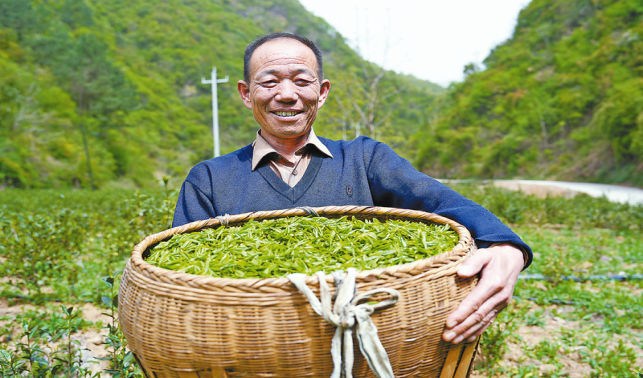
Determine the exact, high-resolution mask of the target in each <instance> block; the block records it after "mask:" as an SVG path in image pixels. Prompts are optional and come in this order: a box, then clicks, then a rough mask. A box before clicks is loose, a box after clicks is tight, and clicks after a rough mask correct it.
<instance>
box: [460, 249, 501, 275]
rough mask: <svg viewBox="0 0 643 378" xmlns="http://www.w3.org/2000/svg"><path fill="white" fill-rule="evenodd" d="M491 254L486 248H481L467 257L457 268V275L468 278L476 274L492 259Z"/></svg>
mask: <svg viewBox="0 0 643 378" xmlns="http://www.w3.org/2000/svg"><path fill="white" fill-rule="evenodd" d="M492 257H493V255H492V254H491V253H489V250H488V249H481V250H479V251H478V253H476V254H475V255H473V256H471V257H469V258H468V259H466V260H465V262H464V263H462V265H461V266H460V268H459V269H458V276H460V277H462V278H469V277H471V276H474V275H476V274H478V272H480V271H481V270H482V268H483V267H485V266H486V265H487V264H488V263H489V262H490V261H491V259H492Z"/></svg>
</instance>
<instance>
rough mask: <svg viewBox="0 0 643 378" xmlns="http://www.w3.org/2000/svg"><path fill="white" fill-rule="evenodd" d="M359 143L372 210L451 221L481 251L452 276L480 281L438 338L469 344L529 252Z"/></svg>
mask: <svg viewBox="0 0 643 378" xmlns="http://www.w3.org/2000/svg"><path fill="white" fill-rule="evenodd" d="M364 143H365V154H364V156H365V164H366V167H367V171H368V175H369V183H370V184H371V192H372V195H373V200H374V202H375V204H376V205H379V206H390V207H398V208H407V209H415V210H423V211H428V212H432V213H436V214H438V215H442V216H445V217H447V218H450V219H453V220H455V221H456V222H458V223H460V224H462V225H463V226H465V227H466V228H467V229H468V230H469V231H470V232H471V234H472V236H473V238H474V239H475V241H476V244H477V245H478V247H479V248H481V249H479V250H478V252H477V253H476V254H475V255H473V256H472V257H470V258H469V259H467V260H466V261H465V262H464V263H463V264H462V266H461V267H460V270H459V271H458V275H459V276H461V277H471V276H474V275H476V274H478V273H480V272H481V277H480V281H479V282H478V285H477V286H476V287H475V288H474V289H473V290H472V291H471V293H469V295H468V296H467V297H466V298H465V299H464V300H463V301H462V303H461V304H460V305H459V306H458V308H457V309H456V310H455V311H454V312H453V313H452V314H450V315H449V317H448V318H447V330H446V331H445V332H444V335H443V338H444V339H445V340H446V341H450V342H453V343H459V342H461V341H463V340H466V339H475V337H477V336H478V335H480V334H481V333H482V332H483V331H484V329H486V328H487V327H488V325H489V324H490V323H491V322H492V321H493V320H494V319H495V317H496V315H497V314H498V312H500V311H502V309H504V308H505V307H506V306H507V305H508V303H509V301H510V299H511V296H512V294H513V290H514V287H515V285H516V281H517V278H518V274H519V273H520V271H521V270H522V269H523V268H526V267H527V266H528V265H529V264H530V263H531V259H532V252H531V249H530V248H529V246H528V245H527V244H525V242H524V241H522V239H520V237H518V235H516V234H515V233H513V232H512V231H511V230H510V229H509V228H508V227H507V226H505V225H504V224H503V223H502V222H501V221H500V220H499V219H498V218H497V217H496V216H495V215H493V214H492V213H491V212H489V211H488V210H486V209H485V208H483V207H482V206H480V205H478V204H476V203H474V202H473V201H470V200H468V199H466V198H465V197H463V196H462V195H460V194H458V193H456V192H455V191H453V190H452V189H450V188H448V187H447V186H445V185H443V184H441V183H439V182H438V181H436V180H434V179H432V178H430V177H428V176H426V175H424V174H422V173H421V172H418V171H417V170H416V169H415V168H413V166H411V164H410V163H409V162H408V161H407V160H406V159H403V158H401V157H399V156H398V155H397V154H395V152H393V150H391V149H390V148H389V147H388V146H386V145H384V144H382V143H379V142H374V141H370V140H365V141H364ZM505 243H506V244H505ZM517 247H518V248H517ZM522 251H525V254H524V256H525V257H526V259H525V258H523V252H522Z"/></svg>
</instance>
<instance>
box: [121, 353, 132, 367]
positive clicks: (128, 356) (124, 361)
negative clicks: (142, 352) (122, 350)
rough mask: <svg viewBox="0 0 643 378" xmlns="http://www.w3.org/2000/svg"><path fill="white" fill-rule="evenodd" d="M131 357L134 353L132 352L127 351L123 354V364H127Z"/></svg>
mask: <svg viewBox="0 0 643 378" xmlns="http://www.w3.org/2000/svg"><path fill="white" fill-rule="evenodd" d="M133 358H134V354H132V352H131V351H130V352H127V354H125V357H124V358H123V364H124V365H126V366H128V365H129V364H130V362H131V361H132V359H133Z"/></svg>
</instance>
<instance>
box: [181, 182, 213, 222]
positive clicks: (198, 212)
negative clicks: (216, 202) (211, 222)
mask: <svg viewBox="0 0 643 378" xmlns="http://www.w3.org/2000/svg"><path fill="white" fill-rule="evenodd" d="M214 217H216V212H215V211H214V206H213V205H212V201H211V200H210V199H209V198H208V197H207V196H206V195H205V194H204V193H203V192H202V191H201V190H200V189H199V188H198V187H197V186H195V185H194V184H192V183H190V182H188V181H185V182H184V183H183V186H182V187H181V192H180V193H179V199H178V201H176V209H175V210H174V219H173V220H172V227H178V226H182V225H184V224H187V223H190V222H195V221H198V220H203V219H209V218H214Z"/></svg>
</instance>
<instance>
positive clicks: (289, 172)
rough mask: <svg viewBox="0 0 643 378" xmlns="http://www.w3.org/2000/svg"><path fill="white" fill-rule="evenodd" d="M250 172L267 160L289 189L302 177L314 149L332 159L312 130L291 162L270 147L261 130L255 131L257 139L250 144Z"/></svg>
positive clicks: (331, 155)
mask: <svg viewBox="0 0 643 378" xmlns="http://www.w3.org/2000/svg"><path fill="white" fill-rule="evenodd" d="M252 147H253V152H252V170H253V171H254V170H255V169H257V166H258V165H259V163H260V162H261V161H263V160H264V159H267V160H268V164H270V168H272V170H273V171H274V172H275V173H276V174H277V176H279V177H280V178H281V179H282V180H284V182H285V183H286V184H288V185H289V186H290V187H293V186H295V185H297V183H298V182H299V180H301V178H302V177H303V176H304V173H305V172H306V168H308V164H309V163H310V160H311V159H312V157H313V155H312V152H313V150H314V149H315V148H316V149H317V150H318V151H320V152H321V153H323V154H324V155H326V156H328V157H330V158H332V157H333V154H331V153H330V151H329V150H328V148H326V146H325V145H324V144H323V143H322V142H321V141H320V140H319V138H317V135H315V132H314V131H313V129H312V128H311V129H310V134H308V140H307V141H306V144H304V146H303V147H301V148H300V149H298V150H297V151H295V156H294V157H293V158H292V160H289V159H287V158H286V157H285V156H283V155H281V154H280V153H279V152H277V150H275V148H274V147H272V146H271V145H270V144H269V143H268V142H267V141H266V140H265V139H264V138H263V137H262V136H261V129H259V130H258V131H257V139H255V141H254V142H253V143H252Z"/></svg>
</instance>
